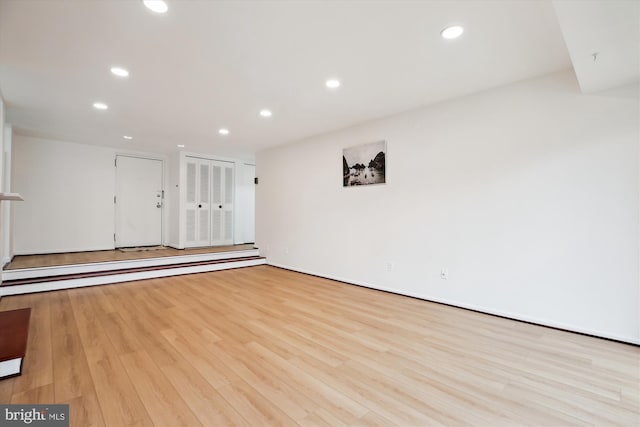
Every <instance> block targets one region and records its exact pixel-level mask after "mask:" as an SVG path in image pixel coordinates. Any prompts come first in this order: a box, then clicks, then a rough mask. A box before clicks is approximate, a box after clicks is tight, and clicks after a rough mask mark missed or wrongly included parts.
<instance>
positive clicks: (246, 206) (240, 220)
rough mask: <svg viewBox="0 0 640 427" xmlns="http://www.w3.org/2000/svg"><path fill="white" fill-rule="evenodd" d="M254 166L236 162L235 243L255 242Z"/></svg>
mask: <svg viewBox="0 0 640 427" xmlns="http://www.w3.org/2000/svg"><path fill="white" fill-rule="evenodd" d="M255 176H256V166H255V165H254V164H251V163H245V162H240V161H239V162H236V194H235V211H236V214H235V217H236V221H235V233H234V240H235V243H236V244H242V243H253V242H255V212H256V208H255V205H256V202H255V200H256V185H255V184H254V181H253V179H254V178H255Z"/></svg>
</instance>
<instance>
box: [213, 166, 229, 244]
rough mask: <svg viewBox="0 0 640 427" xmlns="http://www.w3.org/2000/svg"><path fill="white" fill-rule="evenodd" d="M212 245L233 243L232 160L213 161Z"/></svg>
mask: <svg viewBox="0 0 640 427" xmlns="http://www.w3.org/2000/svg"><path fill="white" fill-rule="evenodd" d="M211 166H212V167H211V171H212V180H211V186H212V196H211V245H213V246H216V245H233V188H234V183H233V175H234V164H233V163H231V162H220V161H215V160H214V161H212V162H211Z"/></svg>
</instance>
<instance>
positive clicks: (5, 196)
mask: <svg viewBox="0 0 640 427" xmlns="http://www.w3.org/2000/svg"><path fill="white" fill-rule="evenodd" d="M0 200H18V201H23V200H24V199H23V198H22V196H21V195H20V194H18V193H0Z"/></svg>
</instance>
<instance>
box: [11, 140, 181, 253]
mask: <svg viewBox="0 0 640 427" xmlns="http://www.w3.org/2000/svg"><path fill="white" fill-rule="evenodd" d="M12 148H13V153H12V157H13V161H12V163H13V164H12V166H13V171H12V173H13V182H12V184H13V190H14V191H16V192H18V193H20V194H21V195H22V196H23V197H24V199H25V201H24V202H20V203H16V204H15V206H14V224H13V227H14V253H15V254H16V255H20V254H39V253H56V252H74V251H91V250H104V249H113V247H114V241H113V233H114V232H115V216H114V215H115V210H114V205H113V196H114V195H115V172H116V171H115V167H114V159H115V156H116V154H133V155H146V156H148V157H152V158H160V159H162V156H157V155H153V154H148V153H147V154H142V153H135V152H132V151H126V150H125V151H123V150H116V149H114V148H107V147H97V146H93V145H86V144H76V143H70V142H63V141H54V140H46V139H38V138H30V137H25V136H21V135H14V139H13V144H12ZM165 169H166V167H165ZM165 185H166V182H165ZM165 195H166V194H165ZM170 204H171V200H170V199H167V198H166V199H165V215H167V213H168V212H169V211H170V207H169V206H168V205H170ZM167 219H169V218H165V232H164V233H165V236H166V235H167V231H168V227H167V224H166V222H167Z"/></svg>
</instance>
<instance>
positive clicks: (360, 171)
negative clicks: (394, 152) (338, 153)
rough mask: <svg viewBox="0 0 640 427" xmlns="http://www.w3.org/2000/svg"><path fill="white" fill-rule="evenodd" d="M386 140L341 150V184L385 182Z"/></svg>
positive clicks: (354, 184)
mask: <svg viewBox="0 0 640 427" xmlns="http://www.w3.org/2000/svg"><path fill="white" fill-rule="evenodd" d="M386 157H387V142H386V141H384V140H383V141H377V142H371V143H367V144H361V145H356V146H353V147H348V148H344V149H343V150H342V186H343V187H355V186H361V185H375V184H385V183H386V170H387V169H386Z"/></svg>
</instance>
